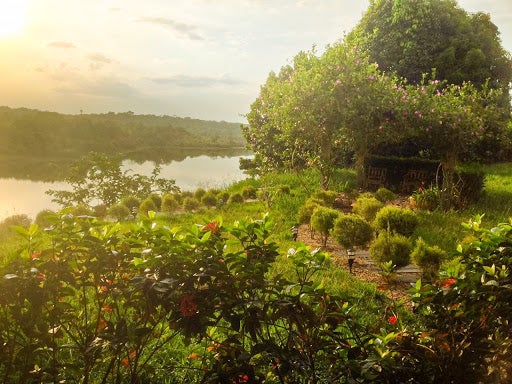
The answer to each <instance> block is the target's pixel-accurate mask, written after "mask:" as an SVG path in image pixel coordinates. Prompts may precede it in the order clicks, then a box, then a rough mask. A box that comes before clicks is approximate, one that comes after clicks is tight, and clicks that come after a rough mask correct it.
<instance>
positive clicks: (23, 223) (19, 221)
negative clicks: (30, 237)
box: [0, 214, 32, 228]
mask: <svg viewBox="0 0 512 384" xmlns="http://www.w3.org/2000/svg"><path fill="white" fill-rule="evenodd" d="M30 224H32V220H30V217H28V216H27V215H25V214H20V215H12V216H9V217H6V218H5V219H3V220H2V222H1V223H0V226H2V227H3V228H9V227H11V226H13V225H16V226H20V227H23V228H28V227H30Z"/></svg>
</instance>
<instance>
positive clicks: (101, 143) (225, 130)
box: [0, 107, 244, 158]
mask: <svg viewBox="0 0 512 384" xmlns="http://www.w3.org/2000/svg"><path fill="white" fill-rule="evenodd" d="M0 136H1V137H2V141H0V152H1V153H2V154H3V155H16V156H24V155H30V156H36V157H37V156H40V157H48V156H51V157H53V158H55V157H59V156H66V157H72V158H77V157H80V156H83V155H85V154H87V153H89V152H91V151H94V152H101V153H107V154H117V153H122V154H125V155H129V154H135V153H140V152H144V151H145V150H146V151H152V152H160V153H165V152H166V151H167V152H169V151H173V150H177V149H183V148H191V149H194V148H196V149H197V148H201V149H207V148H232V147H242V146H243V145H244V140H243V138H242V135H241V133H240V125H239V124H238V123H229V122H225V121H221V122H218V121H205V120H198V119H192V118H181V117H175V116H155V115H136V114H134V113H133V112H124V113H114V112H109V113H105V114H80V115H65V114H60V113H56V112H46V111H39V110H33V109H27V108H17V109H13V108H9V107H0Z"/></svg>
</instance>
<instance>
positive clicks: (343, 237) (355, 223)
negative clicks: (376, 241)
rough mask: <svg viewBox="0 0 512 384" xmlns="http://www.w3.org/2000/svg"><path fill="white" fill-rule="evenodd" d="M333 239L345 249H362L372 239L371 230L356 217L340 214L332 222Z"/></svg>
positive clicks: (369, 226) (366, 223) (362, 220)
mask: <svg viewBox="0 0 512 384" xmlns="http://www.w3.org/2000/svg"><path fill="white" fill-rule="evenodd" d="M331 234H332V237H333V239H334V240H335V241H336V242H337V243H338V244H340V245H341V246H342V247H344V248H345V249H348V248H351V247H363V246H365V245H366V244H368V243H369V242H370V241H371V240H372V238H373V228H372V226H371V225H370V224H369V223H368V222H367V221H365V220H364V219H363V218H361V217H360V216H357V215H345V214H341V215H339V216H338V218H337V219H336V221H335V222H334V228H333V229H332V232H331Z"/></svg>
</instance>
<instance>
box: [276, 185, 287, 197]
mask: <svg viewBox="0 0 512 384" xmlns="http://www.w3.org/2000/svg"><path fill="white" fill-rule="evenodd" d="M290 191H291V189H290V186H289V185H286V184H282V185H278V186H277V189H276V195H289V194H290Z"/></svg>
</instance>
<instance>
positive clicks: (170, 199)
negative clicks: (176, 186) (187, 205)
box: [162, 193, 179, 213]
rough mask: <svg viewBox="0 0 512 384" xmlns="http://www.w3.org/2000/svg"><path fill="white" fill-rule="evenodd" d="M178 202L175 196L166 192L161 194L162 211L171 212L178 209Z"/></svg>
mask: <svg viewBox="0 0 512 384" xmlns="http://www.w3.org/2000/svg"><path fill="white" fill-rule="evenodd" d="M178 206H179V203H178V201H177V200H176V198H175V196H174V195H172V194H169V193H166V194H165V195H163V196H162V212H167V213H172V212H175V211H176V209H178Z"/></svg>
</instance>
